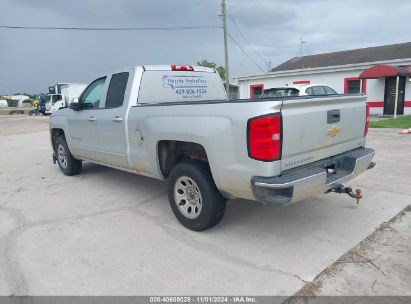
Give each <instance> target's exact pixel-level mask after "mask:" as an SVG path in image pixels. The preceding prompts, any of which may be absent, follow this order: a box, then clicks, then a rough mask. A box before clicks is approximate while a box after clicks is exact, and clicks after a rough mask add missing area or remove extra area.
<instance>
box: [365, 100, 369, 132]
mask: <svg viewBox="0 0 411 304" xmlns="http://www.w3.org/2000/svg"><path fill="white" fill-rule="evenodd" d="M369 124H370V106H369V105H368V103H366V106H365V128H364V136H367V134H368V126H369Z"/></svg>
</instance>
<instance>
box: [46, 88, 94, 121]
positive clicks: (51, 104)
mask: <svg viewBox="0 0 411 304" xmlns="http://www.w3.org/2000/svg"><path fill="white" fill-rule="evenodd" d="M86 87H87V84H83V83H59V84H56V85H54V86H50V87H49V94H48V95H47V97H46V104H45V114H46V115H47V114H48V115H49V114H51V113H53V112H54V111H57V110H58V109H60V108H65V107H68V106H69V105H70V102H71V101H72V100H73V99H74V98H77V97H79V96H80V94H81V93H82V92H83V90H84V89H85V88H86Z"/></svg>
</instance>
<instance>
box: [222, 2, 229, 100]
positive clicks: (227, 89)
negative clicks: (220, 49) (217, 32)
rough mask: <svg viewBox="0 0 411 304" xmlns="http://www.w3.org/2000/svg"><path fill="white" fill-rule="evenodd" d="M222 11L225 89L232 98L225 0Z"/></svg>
mask: <svg viewBox="0 0 411 304" xmlns="http://www.w3.org/2000/svg"><path fill="white" fill-rule="evenodd" d="M221 13H222V15H223V31H224V65H225V89H226V91H227V96H228V98H230V72H229V70H228V47H227V7H226V5H225V0H222V2H221Z"/></svg>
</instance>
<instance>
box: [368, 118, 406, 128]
mask: <svg viewBox="0 0 411 304" xmlns="http://www.w3.org/2000/svg"><path fill="white" fill-rule="evenodd" d="M370 128H398V129H410V128H411V115H407V116H405V115H404V116H399V117H397V118H390V119H385V120H379V121H370Z"/></svg>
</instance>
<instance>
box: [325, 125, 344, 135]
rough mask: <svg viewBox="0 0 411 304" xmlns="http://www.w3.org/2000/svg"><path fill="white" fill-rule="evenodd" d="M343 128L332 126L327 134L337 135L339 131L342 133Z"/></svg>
mask: <svg viewBox="0 0 411 304" xmlns="http://www.w3.org/2000/svg"><path fill="white" fill-rule="evenodd" d="M340 131H341V128H340V127H337V126H332V127H331V129H329V130H328V132H327V136H331V137H335V136H337V134H338V133H340Z"/></svg>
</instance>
